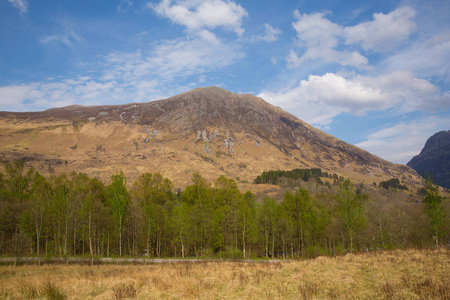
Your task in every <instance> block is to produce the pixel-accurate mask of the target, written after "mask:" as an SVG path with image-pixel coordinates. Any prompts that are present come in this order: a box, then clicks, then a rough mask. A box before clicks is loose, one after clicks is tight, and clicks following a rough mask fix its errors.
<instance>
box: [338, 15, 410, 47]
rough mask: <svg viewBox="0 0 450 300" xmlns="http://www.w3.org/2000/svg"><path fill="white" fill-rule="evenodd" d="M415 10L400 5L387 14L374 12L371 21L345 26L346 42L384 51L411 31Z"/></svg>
mask: <svg viewBox="0 0 450 300" xmlns="http://www.w3.org/2000/svg"><path fill="white" fill-rule="evenodd" d="M415 15H416V12H415V10H414V9H412V8H411V7H407V6H405V7H400V8H398V9H396V10H394V11H393V12H390V13H389V14H383V13H378V14H377V13H375V14H373V21H369V22H364V23H360V24H357V25H355V26H350V27H346V28H345V29H344V36H345V42H346V44H360V45H361V47H362V48H363V49H364V50H373V51H377V52H384V51H388V50H391V49H392V48H394V47H395V46H396V45H397V44H398V43H399V42H400V41H402V40H404V39H406V38H407V37H408V36H409V35H410V34H411V33H413V32H414V31H415V30H416V28H417V25H416V23H415V22H414V17H415Z"/></svg>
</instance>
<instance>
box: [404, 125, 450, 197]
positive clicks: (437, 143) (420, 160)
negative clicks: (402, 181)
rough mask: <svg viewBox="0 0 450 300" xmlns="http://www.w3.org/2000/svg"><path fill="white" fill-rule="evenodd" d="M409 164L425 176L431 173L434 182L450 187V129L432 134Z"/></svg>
mask: <svg viewBox="0 0 450 300" xmlns="http://www.w3.org/2000/svg"><path fill="white" fill-rule="evenodd" d="M407 165H408V166H410V167H411V168H413V169H414V170H416V171H417V173H419V174H420V175H421V176H422V177H424V178H426V177H427V176H428V174H431V176H432V178H433V183H437V184H439V185H440V186H442V187H445V188H447V189H450V130H449V131H441V132H438V133H436V134H434V135H433V136H431V137H430V138H429V139H428V140H427V142H426V143H425V146H424V147H423V149H422V151H421V152H420V154H419V155H417V156H414V157H413V158H412V159H411V160H410V161H409V162H408V163H407Z"/></svg>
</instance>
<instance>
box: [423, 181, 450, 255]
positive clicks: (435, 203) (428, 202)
mask: <svg viewBox="0 0 450 300" xmlns="http://www.w3.org/2000/svg"><path fill="white" fill-rule="evenodd" d="M425 190H426V194H425V198H424V199H423V203H424V207H423V209H424V211H425V213H426V214H427V216H428V217H429V218H430V221H431V229H432V230H433V238H434V239H435V240H436V247H437V248H439V239H440V238H442V236H443V234H444V230H443V229H444V227H445V225H446V223H447V221H448V219H447V213H446V212H445V207H444V205H443V203H442V197H441V196H439V187H438V186H437V185H433V180H432V178H431V175H428V178H427V180H426V182H425Z"/></svg>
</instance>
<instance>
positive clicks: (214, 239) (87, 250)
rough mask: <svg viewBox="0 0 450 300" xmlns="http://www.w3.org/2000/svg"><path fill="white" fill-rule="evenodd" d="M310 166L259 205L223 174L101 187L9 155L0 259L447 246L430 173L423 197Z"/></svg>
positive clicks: (297, 253)
mask: <svg viewBox="0 0 450 300" xmlns="http://www.w3.org/2000/svg"><path fill="white" fill-rule="evenodd" d="M314 172H316V173H310V174H309V175H306V176H307V177H308V178H309V177H313V178H312V179H313V180H310V181H306V182H302V183H301V184H300V183H299V184H298V185H297V186H296V187H295V188H289V189H286V190H285V191H284V192H283V193H284V195H283V196H282V197H281V199H271V198H264V199H261V200H260V201H259V200H258V201H256V200H255V196H254V195H253V194H252V193H251V192H250V191H247V192H245V193H242V192H241V191H240V190H239V189H238V184H237V183H236V182H235V180H233V179H229V178H226V177H224V176H220V177H219V178H217V180H216V181H215V182H214V183H210V182H208V181H207V180H206V179H205V178H203V177H202V176H201V174H199V173H193V175H192V179H191V184H190V185H188V186H187V187H186V188H184V189H183V190H181V189H175V188H174V184H173V183H172V181H171V180H169V179H168V178H164V177H163V176H162V175H161V174H159V173H154V174H151V173H144V174H141V175H140V176H139V177H138V178H137V180H135V181H134V182H133V183H132V184H127V178H126V176H125V175H124V174H123V173H122V172H119V173H117V174H115V175H113V176H111V180H110V183H109V184H105V183H103V182H102V181H100V180H99V179H97V178H90V177H89V176H87V175H86V174H84V173H75V172H73V173H70V174H60V175H51V176H48V177H44V176H42V175H41V174H39V173H38V172H37V171H35V170H33V169H29V168H26V167H25V165H24V163H23V162H22V161H20V160H18V161H14V162H11V163H7V164H5V166H4V173H0V255H3V256H30V255H38V256H44V255H47V256H90V257H100V256H108V257H119V256H120V257H122V256H128V257H143V256H149V257H206V258H211V257H214V258H233V259H238V258H270V257H272V258H274V257H276V258H307V257H316V256H319V255H338V254H342V253H347V252H356V251H371V250H379V249H394V248H435V247H440V246H446V245H448V244H449V241H450V234H449V232H450V230H449V222H448V211H449V203H448V199H445V198H443V197H441V196H440V195H439V190H438V188H437V186H435V185H433V184H432V181H431V179H429V180H427V183H426V185H425V186H424V195H423V196H420V197H419V196H417V195H412V193H410V192H409V191H405V190H401V189H399V190H393V189H391V190H386V189H383V188H377V187H373V186H370V187H369V186H365V185H364V184H362V183H359V184H356V185H355V184H354V183H352V182H351V181H350V180H348V179H347V180H345V179H342V180H338V181H334V183H333V184H329V183H328V184H323V183H321V184H320V186H319V184H318V182H317V181H315V180H314V178H315V177H316V174H317V175H319V173H318V171H317V170H315V171H314ZM294 173H295V172H294ZM297 175H298V176H297ZM297 175H296V176H297V177H298V178H301V179H304V176H305V174H304V173H298V172H297ZM277 176H278V175H276V176H275V175H273V174H272V175H271V174H269V176H266V177H267V178H269V177H270V178H278V177H277ZM297 177H295V178H297ZM270 180H273V179H270ZM311 190H314V191H315V192H314V193H312V192H311Z"/></svg>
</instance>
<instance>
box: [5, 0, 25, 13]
mask: <svg viewBox="0 0 450 300" xmlns="http://www.w3.org/2000/svg"><path fill="white" fill-rule="evenodd" d="M8 1H9V3H11V4H12V5H13V6H14V7H15V8H17V9H18V10H19V13H20V14H26V13H27V11H28V1H27V0H8Z"/></svg>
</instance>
